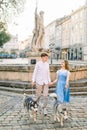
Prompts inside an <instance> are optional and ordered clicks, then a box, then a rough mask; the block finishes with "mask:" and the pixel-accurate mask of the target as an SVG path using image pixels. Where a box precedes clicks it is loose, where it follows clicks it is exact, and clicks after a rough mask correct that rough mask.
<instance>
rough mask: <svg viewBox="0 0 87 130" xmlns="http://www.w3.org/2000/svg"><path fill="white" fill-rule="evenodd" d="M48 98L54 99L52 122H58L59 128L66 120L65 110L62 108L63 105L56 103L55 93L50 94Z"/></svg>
mask: <svg viewBox="0 0 87 130" xmlns="http://www.w3.org/2000/svg"><path fill="white" fill-rule="evenodd" d="M49 96H50V97H52V98H54V99H55V102H54V105H53V110H54V121H56V120H58V122H60V124H61V126H63V125H64V123H63V122H64V119H67V118H68V116H67V110H66V108H64V104H62V103H59V102H58V97H57V95H56V93H52V94H50V95H49Z"/></svg>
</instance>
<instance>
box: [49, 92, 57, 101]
mask: <svg viewBox="0 0 87 130" xmlns="http://www.w3.org/2000/svg"><path fill="white" fill-rule="evenodd" d="M49 97H52V98H54V99H55V100H57V94H56V93H51V94H50V95H49Z"/></svg>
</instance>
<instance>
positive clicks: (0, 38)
mask: <svg viewBox="0 0 87 130" xmlns="http://www.w3.org/2000/svg"><path fill="white" fill-rule="evenodd" d="M10 39H11V35H10V34H8V33H6V32H5V31H2V32H0V46H3V44H4V43H6V42H8V41H9V40H10Z"/></svg>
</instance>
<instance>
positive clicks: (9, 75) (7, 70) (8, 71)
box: [0, 65, 87, 81]
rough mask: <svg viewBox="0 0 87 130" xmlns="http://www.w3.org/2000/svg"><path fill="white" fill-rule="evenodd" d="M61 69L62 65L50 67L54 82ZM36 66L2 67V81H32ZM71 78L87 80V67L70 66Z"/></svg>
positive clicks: (0, 74) (0, 78) (0, 69)
mask: <svg viewBox="0 0 87 130" xmlns="http://www.w3.org/2000/svg"><path fill="white" fill-rule="evenodd" d="M58 69H60V65H50V74H51V79H52V80H54V79H55V76H56V71H57V70H58ZM33 70H34V65H32V66H27V65H25V66H23V65H22V66H21V65H20V66H18V65H17V66H13V65H9V66H0V80H15V81H31V78H32V73H33ZM70 72H71V77H70V80H71V81H74V80H77V79H84V78H87V66H86V65H83V66H80V65H78V66H74V65H70Z"/></svg>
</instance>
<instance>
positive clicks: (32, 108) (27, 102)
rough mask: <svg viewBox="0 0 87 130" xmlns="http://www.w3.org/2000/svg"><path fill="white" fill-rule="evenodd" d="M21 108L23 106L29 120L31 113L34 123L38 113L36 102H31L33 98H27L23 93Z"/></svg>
mask: <svg viewBox="0 0 87 130" xmlns="http://www.w3.org/2000/svg"><path fill="white" fill-rule="evenodd" d="M23 106H24V109H25V111H27V112H28V113H29V118H30V117H32V115H31V112H32V114H33V117H34V121H36V115H37V111H38V103H37V100H33V98H31V97H29V96H27V95H26V94H25V93H24V101H23Z"/></svg>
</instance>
